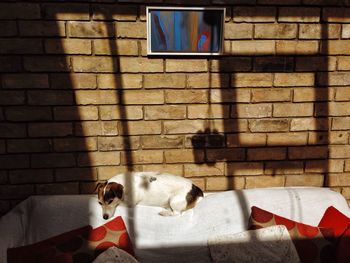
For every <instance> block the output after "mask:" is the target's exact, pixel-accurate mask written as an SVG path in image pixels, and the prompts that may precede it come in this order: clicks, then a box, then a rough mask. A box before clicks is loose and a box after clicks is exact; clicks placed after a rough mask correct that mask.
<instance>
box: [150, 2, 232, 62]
mask: <svg viewBox="0 0 350 263" xmlns="http://www.w3.org/2000/svg"><path fill="white" fill-rule="evenodd" d="M146 12H147V54H148V55H221V54H222V52H223V35H224V32H223V31H224V23H225V8H215V7H147V9H146Z"/></svg>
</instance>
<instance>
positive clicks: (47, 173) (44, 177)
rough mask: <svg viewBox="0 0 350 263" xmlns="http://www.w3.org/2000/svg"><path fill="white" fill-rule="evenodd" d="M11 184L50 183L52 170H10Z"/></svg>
mask: <svg viewBox="0 0 350 263" xmlns="http://www.w3.org/2000/svg"><path fill="white" fill-rule="evenodd" d="M9 178H10V182H11V184H27V183H50V182H53V180H54V179H53V171H52V170H49V169H30V170H14V171H10V175H9Z"/></svg>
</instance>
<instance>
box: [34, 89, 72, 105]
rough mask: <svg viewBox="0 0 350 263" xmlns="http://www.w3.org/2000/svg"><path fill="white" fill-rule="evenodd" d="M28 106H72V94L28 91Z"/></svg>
mask: <svg viewBox="0 0 350 263" xmlns="http://www.w3.org/2000/svg"><path fill="white" fill-rule="evenodd" d="M28 104H29V105H72V104H73V93H72V92H71V91H65V90H57V91H56V90H55V91H52V90H51V91H49V90H45V91H28Z"/></svg>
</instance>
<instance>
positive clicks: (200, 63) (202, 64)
mask: <svg viewBox="0 0 350 263" xmlns="http://www.w3.org/2000/svg"><path fill="white" fill-rule="evenodd" d="M165 67H166V72H205V71H207V70H208V63H207V61H206V60H204V59H191V60H188V59H186V60H178V59H167V60H166V61H165Z"/></svg>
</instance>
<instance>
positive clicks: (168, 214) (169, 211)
mask: <svg viewBox="0 0 350 263" xmlns="http://www.w3.org/2000/svg"><path fill="white" fill-rule="evenodd" d="M159 215H161V216H173V215H174V212H173V211H171V210H163V211H160V212H159Z"/></svg>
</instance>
